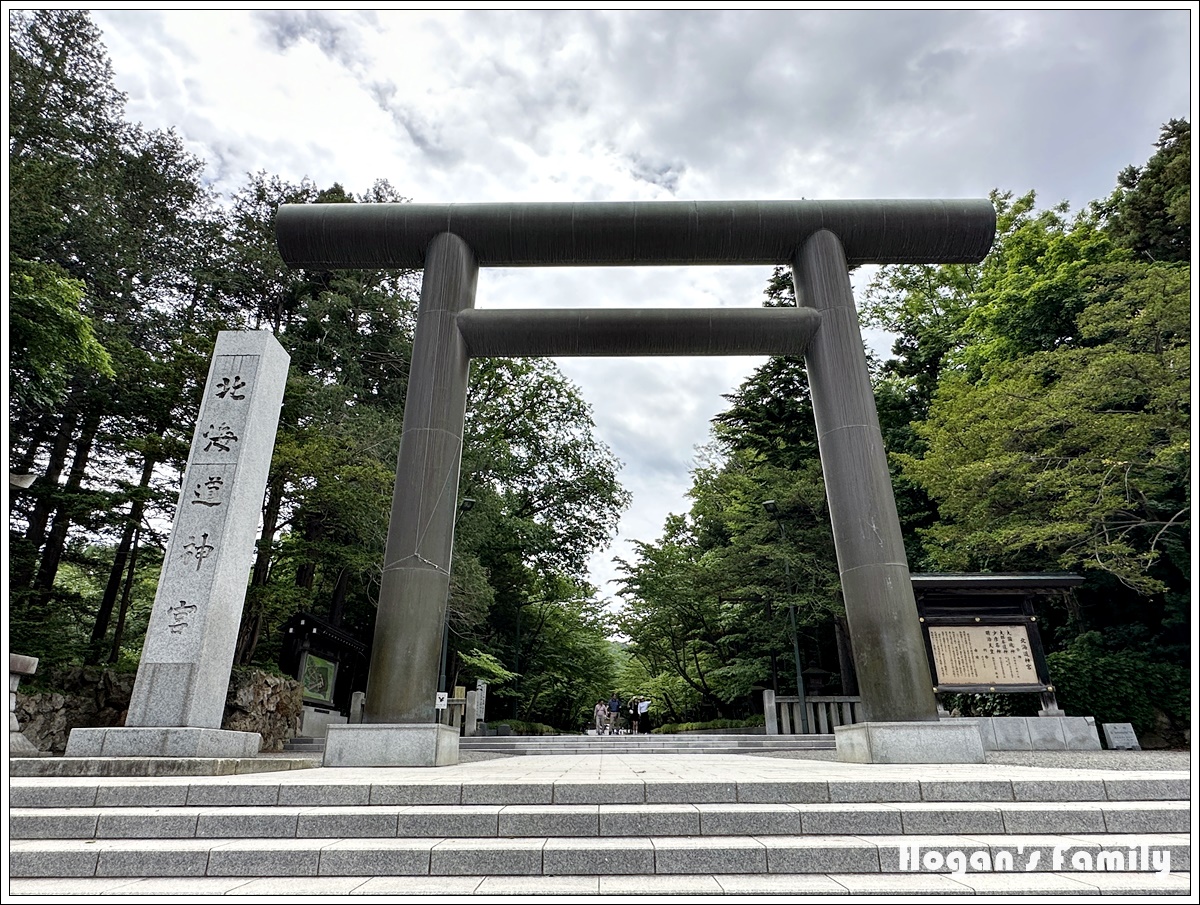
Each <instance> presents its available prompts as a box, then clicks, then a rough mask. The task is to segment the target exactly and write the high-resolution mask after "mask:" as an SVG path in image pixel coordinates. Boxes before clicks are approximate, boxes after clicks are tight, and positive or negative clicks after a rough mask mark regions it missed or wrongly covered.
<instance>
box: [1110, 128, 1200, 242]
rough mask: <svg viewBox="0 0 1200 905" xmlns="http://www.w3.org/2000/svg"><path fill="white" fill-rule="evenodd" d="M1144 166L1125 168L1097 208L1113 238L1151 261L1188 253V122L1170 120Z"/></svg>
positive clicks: (1189, 157) (1190, 230)
mask: <svg viewBox="0 0 1200 905" xmlns="http://www.w3.org/2000/svg"><path fill="white" fill-rule="evenodd" d="M1154 146H1155V147H1156V148H1157V149H1158V150H1157V151H1156V152H1155V153H1154V155H1153V156H1152V157H1151V158H1150V160H1149V161H1147V162H1146V165H1145V166H1143V167H1134V166H1130V167H1126V168H1125V169H1124V170H1122V171H1121V174H1120V176H1118V177H1117V188H1116V190H1115V191H1114V192H1113V194H1112V195H1111V196H1110V197H1109V198H1108V200H1107V201H1105V202H1104V203H1102V204H1098V205H1096V208H1097V210H1098V211H1099V212H1100V213H1101V214H1102V215H1103V216H1104V217H1105V219H1106V221H1107V223H1106V229H1107V231H1108V233H1109V234H1110V235H1111V236H1112V238H1113V240H1114V241H1115V242H1116V243H1117V244H1118V245H1120V246H1122V247H1124V248H1129V249H1132V250H1133V251H1134V252H1135V253H1136V254H1137V255H1138V256H1139V257H1142V258H1145V259H1146V260H1148V261H1152V262H1156V261H1157V262H1168V261H1169V262H1188V261H1190V260H1191V258H1192V188H1191V187H1192V173H1191V170H1192V127H1191V124H1190V123H1189V122H1188V121H1187V120H1185V119H1172V120H1171V121H1170V122H1168V123H1167V124H1166V125H1164V126H1163V127H1162V132H1161V133H1160V135H1159V139H1158V141H1157V142H1155V144H1154Z"/></svg>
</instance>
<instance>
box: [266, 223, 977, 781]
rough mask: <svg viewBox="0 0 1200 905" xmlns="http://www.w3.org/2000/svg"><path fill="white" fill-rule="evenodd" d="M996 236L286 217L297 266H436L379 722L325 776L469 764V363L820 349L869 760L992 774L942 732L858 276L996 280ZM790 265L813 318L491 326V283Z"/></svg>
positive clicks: (915, 230)
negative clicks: (454, 713)
mask: <svg viewBox="0 0 1200 905" xmlns="http://www.w3.org/2000/svg"><path fill="white" fill-rule="evenodd" d="M995 228H996V214H995V210H994V208H993V206H992V204H991V202H989V201H986V200H966V201H833V202H821V201H765V202H755V201H709V202H635V203H627V204H622V203H592V204H454V205H434V204H370V205H362V204H356V205H350V204H316V205H282V206H281V207H280V209H279V213H278V217H277V219H276V234H277V239H278V242H279V248H280V252H281V254H282V256H283V259H284V260H285V261H286V262H287V263H289V264H291V265H292V266H296V267H316V268H322V269H328V268H355V267H361V268H389V267H390V268H418V267H423V268H424V279H423V282H422V288H421V302H420V308H419V311H418V317H417V328H416V336H415V340H414V347H413V362H412V369H411V372H410V378H409V386H408V397H407V402H406V405H405V413H404V427H403V431H402V434H401V441H400V455H399V461H398V465H397V472H396V484H395V495H394V497H393V505H392V521H391V525H390V528H389V533H388V541H387V548H386V553H385V556H384V573H383V584H382V587H381V590H380V595H379V609H378V612H377V615H376V625H375V642H374V647H373V649H372V659H371V673H370V677H369V680H368V685H367V698H366V706H365V710H364V723H363V724H361V725H358V726H354V725H350V726H342V727H331V731H330V735H329V738H328V746H327V748H326V758H325V763H326V764H327V765H343V764H344V765H367V764H378V765H383V764H414V765H415V764H421V765H429V766H435V765H440V764H445V763H453V762H454V761H455V760H456V759H457V745H458V735H457V732H454V731H452V730H449V729H448V728H446V727H443V726H441V725H440V724H439V723H438V722H437V720H436V718H435V712H434V704H435V690H436V687H437V675H438V662H439V657H440V638H441V631H442V625H443V623H444V619H445V610H446V598H447V590H448V585H449V578H450V557H451V552H452V547H453V533H454V515H455V507H456V505H457V488H458V469H459V460H460V456H461V446H462V423H463V412H464V409H465V405H466V389H467V374H468V364H469V361H470V358H471V357H473V356H541V355H800V354H803V355H804V356H805V361H806V365H807V368H808V373H809V382H810V386H811V388H812V400H813V408H814V410H815V412H816V420H817V431H818V436H819V445H820V453H821V462H822V468H823V470H824V474H825V485H826V492H827V494H828V498H829V510H830V516H831V520H832V522H833V532H834V542H835V546H836V550H837V557H838V568H839V572H840V575H841V580H842V589H843V593H844V596H845V601H846V615H847V620H848V623H849V626H850V634H851V637H852V640H853V644H854V651H855V658H856V666H857V670H858V678H859V685H860V690H861V693H862V698H863V706H864V710H865V712H866V715H867V718H868V720H871V721H874V722H875V723H877V724H880V723H881V722H882V723H886V725H882V726H880V728H879V731H875V732H873V733H872V732H864V733H863V734H862V735H861V737H860V738H857V739H856V740H855V743H854V745H853V747H854V751H853V757H854V759H856V760H867V761H873V762H878V761H889V760H893V759H896V758H900V759H903V760H905V761H912V760H914V759H916V760H920V759H922V758H926V759H929V760H935V761H936V760H941V759H942V756H943V754H944V751H945V750H947V747H948V746H949V747H950V748H952V749H954V750H956V751H961V752H963V753H962V754H960V755H959V756H960V757H966V758H971V759H976V760H978V761H982V760H983V752H982V748H981V746H980V742H979V735H978V732H977V731H976V730H975V729H974V728H973V727H971V728H968V727H962V728H961V729H958V730H955V729H947V728H944V727H940V726H938V725H937V722H938V713H937V705H936V703H935V699H934V694H933V685H932V682H931V681H930V676H929V668H928V666H927V664H926V661H925V654H924V641H923V639H922V636H921V631H920V628H919V624H918V622H917V614H916V605H915V602H914V598H913V590H912V585H911V582H910V580H909V571H908V562H907V559H906V556H905V552H904V544H903V540H902V538H901V535H900V523H899V519H898V518H897V514H896V504H895V498H894V496H893V493H892V486H891V478H890V475H889V473H888V468H887V459H886V455H885V452H884V448H883V441H882V438H881V435H880V430H879V420H878V417H877V414H876V411H875V400H874V396H873V394H872V391H871V384H870V379H869V375H868V373H867V368H866V357H865V353H864V350H863V346H862V337H861V335H860V333H859V327H858V319H857V313H856V310H855V305H854V298H853V294H852V291H851V285H850V278H849V273H848V271H849V267H851V266H853V265H856V264H865V263H876V264H898V263H976V262H978V261H980V260H982V259H983V256H984V255H985V254H986V253H987V251H988V249H989V248H990V247H991V243H992V240H993V238H994V236H995ZM784 263H787V264H790V265H791V267H792V274H793V281H794V284H795V288H796V297H797V299H798V301H799V305H800V307H798V308H792V309H786V308H785V309H761V308H760V309H753V310H743V311H738V310H730V309H724V308H721V309H712V310H696V309H687V310H624V309H623V310H617V311H589V310H549V311H545V310H525V309H522V310H519V311H514V310H508V311H504V310H474V303H475V285H476V278H477V274H478V269H479V268H480V267H488V266H501V267H542V266H560V267H561V266H597V265H607V266H621V265H630V266H632V265H654V264H657V265H681V264H683V265H693V264H695V265H713V264H728V265H738V264H741V265H744V264H765V265H777V264H784ZM334 730H337V731H336V732H335V731H334ZM955 732H959V733H967V734H966V735H963V737H962V738H961V739H957V741H950V736H952V735H954V733H955ZM335 737H336V741H335ZM352 737H353V738H352ZM884 738H886V744H879V745H876V744H873V742H872V739H884ZM972 738H973V745H972ZM897 752H899V753H898V754H897Z"/></svg>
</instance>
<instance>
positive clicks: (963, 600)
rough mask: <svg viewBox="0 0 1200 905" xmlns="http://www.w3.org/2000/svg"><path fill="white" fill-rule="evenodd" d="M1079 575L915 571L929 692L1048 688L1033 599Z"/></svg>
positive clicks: (1054, 589)
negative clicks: (1002, 574)
mask: <svg viewBox="0 0 1200 905" xmlns="http://www.w3.org/2000/svg"><path fill="white" fill-rule="evenodd" d="M1081 580H1082V579H1079V578H1078V577H1077V576H1068V575H1061V576H1060V575H1053V576H1001V575H995V576H993V575H986V576H968V575H961V576H951V575H942V576H939V575H914V576H913V591H914V596H915V597H916V601H917V615H918V616H919V617H920V620H921V631H922V634H923V635H924V637H925V652H926V655H927V656H928V657H929V670H930V674H931V676H932V677H933V684H934V689H933V690H934V691H935V692H938V693H941V692H948V693H955V692H973V693H980V692H1026V691H1032V692H1053V691H1054V686H1053V685H1052V684H1051V683H1050V673H1049V670H1048V668H1047V666H1046V656H1045V653H1044V651H1043V649H1042V641H1041V637H1040V635H1039V633H1038V624H1037V616H1036V615H1035V614H1034V611H1033V600H1034V597H1035V596H1036V595H1038V594H1045V593H1048V592H1050V591H1058V590H1059V589H1060V588H1061V587H1070V586H1073V585H1074V584H1077V583H1078V582H1079V581H1081Z"/></svg>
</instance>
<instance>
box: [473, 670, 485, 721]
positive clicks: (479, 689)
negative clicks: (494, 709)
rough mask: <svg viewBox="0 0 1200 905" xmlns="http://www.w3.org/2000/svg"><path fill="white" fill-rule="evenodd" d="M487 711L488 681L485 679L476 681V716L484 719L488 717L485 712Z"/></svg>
mask: <svg viewBox="0 0 1200 905" xmlns="http://www.w3.org/2000/svg"><path fill="white" fill-rule="evenodd" d="M486 712H487V682H485V681H483V679H477V680H476V681H475V718H476V719H479V720H482V719H486V717H484V714H485V713H486Z"/></svg>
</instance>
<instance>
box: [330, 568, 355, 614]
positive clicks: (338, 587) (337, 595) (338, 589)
mask: <svg viewBox="0 0 1200 905" xmlns="http://www.w3.org/2000/svg"><path fill="white" fill-rule="evenodd" d="M349 592H350V570H349V569H347V568H346V567H344V566H343V567H342V568H341V569H339V570H338V576H337V581H335V582H334V583H333V598H332V599H331V600H330V601H329V624H330V625H333V626H340V625H341V624H342V614H343V613H344V611H345V609H346V597H347V596H348V594H349Z"/></svg>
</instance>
